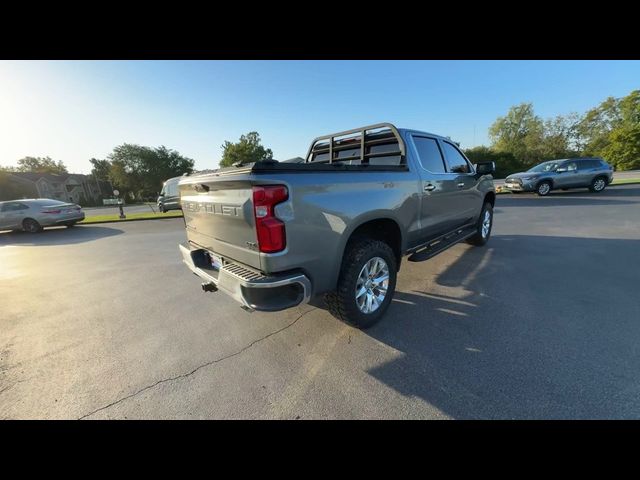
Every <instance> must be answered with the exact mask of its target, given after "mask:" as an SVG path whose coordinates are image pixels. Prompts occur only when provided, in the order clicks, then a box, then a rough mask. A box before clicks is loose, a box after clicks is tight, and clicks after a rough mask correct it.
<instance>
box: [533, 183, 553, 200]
mask: <svg viewBox="0 0 640 480" xmlns="http://www.w3.org/2000/svg"><path fill="white" fill-rule="evenodd" d="M552 188H553V185H552V184H551V182H550V181H549V180H543V181H542V182H540V183H539V184H538V185H537V186H536V193H537V194H538V195H540V196H541V197H546V196H547V195H549V192H550V191H551V189H552Z"/></svg>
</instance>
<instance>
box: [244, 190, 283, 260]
mask: <svg viewBox="0 0 640 480" xmlns="http://www.w3.org/2000/svg"><path fill="white" fill-rule="evenodd" d="M287 198H289V192H288V191H287V187H285V186H284V185H268V186H260V187H257V186H256V187H253V213H254V216H255V219H256V233H257V235H258V247H259V249H260V251H261V252H264V253H274V252H280V251H281V250H284V247H285V246H286V245H287V238H286V232H285V228H284V222H283V221H282V220H280V219H278V218H276V216H275V213H274V208H275V206H276V205H277V204H279V203H282V202H284V201H285V200H286V199H287Z"/></svg>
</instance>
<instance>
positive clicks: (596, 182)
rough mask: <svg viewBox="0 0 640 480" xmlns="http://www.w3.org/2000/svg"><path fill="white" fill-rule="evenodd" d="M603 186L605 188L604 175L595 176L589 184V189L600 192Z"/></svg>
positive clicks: (605, 180)
mask: <svg viewBox="0 0 640 480" xmlns="http://www.w3.org/2000/svg"><path fill="white" fill-rule="evenodd" d="M605 188H607V179H606V177H596V178H594V179H593V181H592V182H591V185H589V191H590V192H593V193H600V192H602V191H603V190H604V189H605Z"/></svg>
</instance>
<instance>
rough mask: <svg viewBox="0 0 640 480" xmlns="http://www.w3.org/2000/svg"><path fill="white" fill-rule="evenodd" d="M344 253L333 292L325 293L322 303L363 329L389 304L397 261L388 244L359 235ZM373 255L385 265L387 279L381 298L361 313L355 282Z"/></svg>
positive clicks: (378, 318)
mask: <svg viewBox="0 0 640 480" xmlns="http://www.w3.org/2000/svg"><path fill="white" fill-rule="evenodd" d="M348 248H349V250H348V251H347V252H346V253H345V256H344V259H343V261H342V267H341V269H340V276H339V278H338V286H337V288H336V291H335V292H330V293H327V294H326V295H325V304H326V306H327V308H328V310H329V312H331V314H332V315H333V316H334V317H336V318H337V319H338V320H341V321H343V322H345V323H347V324H349V325H352V326H354V327H356V328H360V329H366V328H369V327H371V326H373V325H375V324H376V323H377V322H378V321H380V319H381V318H382V316H383V315H384V313H385V312H386V311H387V308H389V304H390V303H391V299H392V298H393V294H394V293H395V289H396V278H397V270H398V267H397V261H396V256H395V254H394V253H393V250H392V249H391V247H389V245H387V244H386V243H384V242H382V241H380V240H372V239H368V238H363V239H359V240H355V241H353V242H352V243H351V245H350V246H349V247H348ZM375 257H379V258H382V259H383V260H384V261H385V263H386V264H387V268H388V269H389V283H388V285H387V292H386V295H385V297H384V300H383V301H382V303H381V304H380V306H379V307H377V309H376V310H374V311H373V312H371V313H364V312H362V311H361V310H360V308H359V307H358V305H357V303H356V283H357V281H358V277H359V276H360V273H361V272H362V269H363V268H364V266H365V264H366V263H367V262H369V261H370V260H372V259H374V258H375Z"/></svg>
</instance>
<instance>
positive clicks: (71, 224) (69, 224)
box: [66, 222, 76, 228]
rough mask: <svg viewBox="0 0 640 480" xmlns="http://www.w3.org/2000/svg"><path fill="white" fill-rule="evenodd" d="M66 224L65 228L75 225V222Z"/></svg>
mask: <svg viewBox="0 0 640 480" xmlns="http://www.w3.org/2000/svg"><path fill="white" fill-rule="evenodd" d="M66 226H67V228H71V227H75V226H76V222H71V223H67V224H66Z"/></svg>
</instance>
